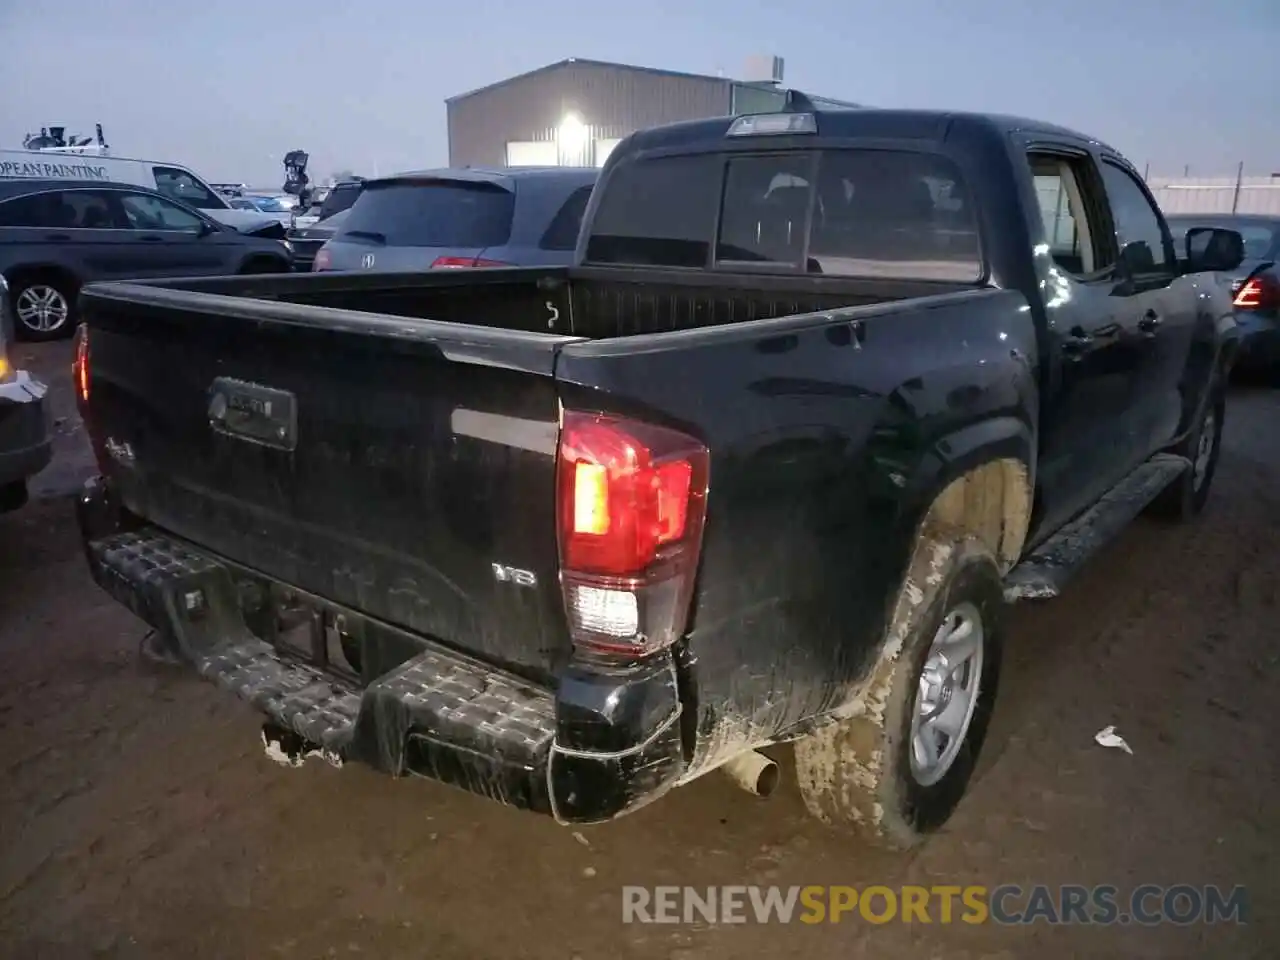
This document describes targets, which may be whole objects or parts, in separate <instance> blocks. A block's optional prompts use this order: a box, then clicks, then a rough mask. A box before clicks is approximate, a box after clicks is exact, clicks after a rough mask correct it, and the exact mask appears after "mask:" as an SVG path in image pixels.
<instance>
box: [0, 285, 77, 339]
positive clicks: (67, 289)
mask: <svg viewBox="0 0 1280 960" xmlns="http://www.w3.org/2000/svg"><path fill="white" fill-rule="evenodd" d="M77 289H78V288H77V287H76V286H75V284H74V283H72V282H71V281H70V280H68V279H67V278H65V277H37V278H33V279H30V280H27V279H23V280H19V281H18V282H17V284H16V285H14V286H13V288H12V289H11V290H10V292H9V296H10V302H11V303H12V308H11V309H12V310H13V316H14V332H15V334H16V335H17V336H18V338H19V339H22V340H34V341H43V340H57V339H59V338H61V337H69V336H70V335H71V334H72V333H73V332H74V331H75V326H76V325H75V302H76V293H77Z"/></svg>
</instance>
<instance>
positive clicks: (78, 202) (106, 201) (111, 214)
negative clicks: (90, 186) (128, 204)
mask: <svg viewBox="0 0 1280 960" xmlns="http://www.w3.org/2000/svg"><path fill="white" fill-rule="evenodd" d="M62 203H63V205H64V206H65V207H67V208H68V210H69V211H70V216H71V223H70V224H69V226H71V227H74V228H76V229H77V230H114V229H116V228H118V227H120V226H121V224H120V223H119V222H118V220H117V218H116V214H115V209H114V208H113V207H112V205H111V198H110V197H109V196H107V195H106V194H103V193H97V192H95V191H93V190H68V191H66V192H65V193H63V194H62Z"/></svg>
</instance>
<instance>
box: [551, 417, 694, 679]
mask: <svg viewBox="0 0 1280 960" xmlns="http://www.w3.org/2000/svg"><path fill="white" fill-rule="evenodd" d="M709 459H710V458H709V455H708V452H707V448H706V447H705V446H704V445H703V444H701V443H699V442H698V441H697V440H695V439H694V438H693V437H690V436H687V435H685V434H683V433H680V432H678V431H676V430H671V429H669V428H667V427H659V426H655V425H653V424H648V423H641V422H638V421H635V420H626V419H620V418H616V417H609V416H597V415H593V414H586V413H578V412H574V411H565V414H564V422H563V424H562V425H561V430H560V447H559V463H558V465H557V482H558V487H559V491H558V497H559V502H558V505H557V506H558V518H559V532H560V567H561V581H562V583H563V585H564V596H565V605H566V607H567V610H568V614H569V622H570V627H571V630H572V632H573V639H574V642H575V643H577V644H578V645H579V646H583V647H587V648H592V649H596V650H603V651H607V652H612V653H629V654H634V655H644V654H647V653H652V652H653V651H655V650H660V649H662V648H664V647H666V646H669V645H670V644H671V643H673V642H674V641H676V640H677V639H679V638H680V636H681V635H682V634H683V633H684V630H685V626H686V619H687V617H688V609H689V601H690V599H691V597H692V594H693V581H694V577H695V575H696V573H697V566H698V554H699V551H700V549H701V546H702V529H703V520H704V517H705V508H706V495H707V476H708V468H709Z"/></svg>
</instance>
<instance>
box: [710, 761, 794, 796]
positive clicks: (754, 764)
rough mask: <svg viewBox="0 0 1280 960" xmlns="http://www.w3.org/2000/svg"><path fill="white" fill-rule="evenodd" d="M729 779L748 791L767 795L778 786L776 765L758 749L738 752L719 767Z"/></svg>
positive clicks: (778, 775) (757, 794)
mask: <svg viewBox="0 0 1280 960" xmlns="http://www.w3.org/2000/svg"><path fill="white" fill-rule="evenodd" d="M720 769H721V770H723V771H724V772H725V773H726V774H728V776H729V779H730V780H732V781H733V782H734V783H736V784H737V785H738V786H740V787H741V788H742V789H743V790H746V791H747V792H748V793H754V794H755V795H756V796H757V797H767V796H769V795H770V794H771V793H773V791H774V790H776V789H777V787H778V780H779V779H780V774H779V773H778V765H777V764H776V763H774V762H773V761H772V760H770V759H769V758H768V757H766V756H765V755H764V754H763V753H761V752H760V751H759V750H748V751H746V752H745V753H740V754H738V755H737V756H736V757H734V758H733V759H732V760H729V761H728V762H727V763H724V764H722V765H721V767H720Z"/></svg>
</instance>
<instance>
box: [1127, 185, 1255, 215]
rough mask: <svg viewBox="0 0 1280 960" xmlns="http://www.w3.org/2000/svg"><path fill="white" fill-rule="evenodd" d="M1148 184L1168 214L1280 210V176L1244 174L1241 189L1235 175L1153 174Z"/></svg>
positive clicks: (1161, 207) (1162, 208)
mask: <svg viewBox="0 0 1280 960" xmlns="http://www.w3.org/2000/svg"><path fill="white" fill-rule="evenodd" d="M1147 187H1148V188H1149V189H1150V190H1151V193H1152V195H1153V196H1154V197H1155V198H1156V202H1157V203H1158V204H1160V209H1161V210H1163V211H1164V212H1165V213H1167V214H1175V213H1231V212H1233V209H1234V212H1236V213H1265V214H1280V178H1275V177H1244V178H1242V179H1241V180H1240V189H1239V192H1238V193H1237V191H1236V178H1235V177H1154V176H1153V177H1148V178H1147Z"/></svg>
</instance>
